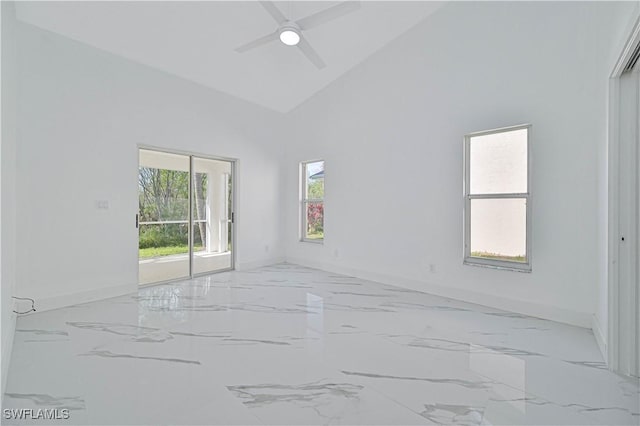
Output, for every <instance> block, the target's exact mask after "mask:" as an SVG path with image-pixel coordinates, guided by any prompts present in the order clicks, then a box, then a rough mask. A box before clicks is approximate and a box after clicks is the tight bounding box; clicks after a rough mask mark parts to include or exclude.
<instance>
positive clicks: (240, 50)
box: [235, 31, 278, 53]
mask: <svg viewBox="0 0 640 426" xmlns="http://www.w3.org/2000/svg"><path fill="white" fill-rule="evenodd" d="M277 39H278V32H277V31H276V32H273V33H271V34H267V35H266V36H264V37H260V38H259V39H257V40H253V41H250V42H249V43H247V44H243V45H242V46H240V47H236V49H235V51H236V52H238V53H244V52H246V51H247V50H251V49H255V48H256V47H260V46H263V45H265V44H267V43H269V42H271V41H273V40H277Z"/></svg>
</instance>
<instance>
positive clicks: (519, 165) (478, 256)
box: [464, 125, 531, 271]
mask: <svg viewBox="0 0 640 426" xmlns="http://www.w3.org/2000/svg"><path fill="white" fill-rule="evenodd" d="M530 128H531V126H529V125H523V126H515V127H509V128H505V129H498V130H490V131H485V132H478V133H472V134H469V135H467V136H465V138H464V152H465V179H464V198H465V200H464V201H465V215H464V216H465V221H464V225H465V229H464V262H465V263H466V264H473V265H483V266H493V267H498V268H506V269H515V270H520V271H531V232H530V230H531V199H530V198H531V185H530V175H531V170H530V167H529V164H530V159H529V149H530V148H529V132H530Z"/></svg>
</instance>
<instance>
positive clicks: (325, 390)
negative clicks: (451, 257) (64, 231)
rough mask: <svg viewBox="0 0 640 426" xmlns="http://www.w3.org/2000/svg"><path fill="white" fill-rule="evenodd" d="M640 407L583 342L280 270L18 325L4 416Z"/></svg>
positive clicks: (197, 283)
mask: <svg viewBox="0 0 640 426" xmlns="http://www.w3.org/2000/svg"><path fill="white" fill-rule="evenodd" d="M639 399H640V394H639V391H638V383H637V382H632V381H630V380H626V379H624V378H622V377H619V376H617V375H615V374H613V373H611V372H609V371H607V370H606V368H605V366H604V363H603V361H602V357H601V355H600V353H599V351H598V348H597V347H596V343H595V341H594V338H593V335H592V333H591V331H589V330H586V329H581V328H576V327H571V326H567V325H563V324H558V323H554V322H550V321H545V320H540V319H536V318H531V317H526V316H523V315H518V314H513V313H508V312H504V311H499V310H495V309H491V308H487V307H483V306H478V305H472V304H468V303H462V302H458V301H454V300H449V299H445V298H441V297H436V296H432V295H428V294H424V293H419V292H415V291H411V290H406V289H402V288H399V287H393V286H390V285H384V284H379V283H374V282H369V281H364V280H360V279H356V278H353V277H348V276H343V275H336V274H332V273H328V272H323V271H319V270H315V269H308V268H304V267H300V266H295V265H291V264H280V265H275V266H271V267H265V268H260V269H256V270H251V271H244V272H228V273H222V274H217V275H212V276H209V277H204V278H198V279H194V280H189V281H184V282H178V283H175V284H170V285H161V286H155V287H147V288H143V289H141V290H140V291H139V292H138V294H131V295H128V296H123V297H118V298H114V299H109V300H104V301H100V302H94V303H87V304H83V305H77V306H73V307H69V308H65V309H59V310H55V311H49V312H43V313H37V314H34V315H30V316H24V317H21V318H19V320H18V324H17V331H16V338H15V344H14V349H13V356H12V361H11V369H10V375H9V378H8V383H7V391H6V394H5V397H4V402H3V408H5V409H7V408H8V409H17V408H33V409H38V408H58V409H62V408H66V409H68V410H69V419H67V420H57V421H54V422H53V423H55V424H82V425H93V424H112V425H125V424H126V425H134V424H148V425H159V424H394V425H395V424H406V425H413V424H456V425H476V424H478V425H480V424H483V425H485V424H486V425H507V424H508V425H513V424H572V425H577V424H580V425H587V424H588V425H591V424H600V425H612V424H626V425H638V424H639V423H640V408H639V407H638V405H639ZM17 423H20V422H17ZM32 423H35V424H46V422H43V421H42V420H35V421H33V422H32ZM3 424H12V423H11V421H6V420H5V421H4V423H3Z"/></svg>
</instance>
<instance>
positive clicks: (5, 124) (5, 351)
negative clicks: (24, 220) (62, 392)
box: [0, 2, 17, 397]
mask: <svg viewBox="0 0 640 426" xmlns="http://www.w3.org/2000/svg"><path fill="white" fill-rule="evenodd" d="M0 10H1V14H2V139H1V144H0V171H1V173H0V194H1V197H0V218H1V220H0V234H1V235H2V238H1V241H2V243H1V244H0V284H1V286H0V287H1V293H0V299H1V300H2V304H1V306H0V312H1V318H0V322H1V323H2V330H1V334H2V336H1V337H2V338H1V340H0V346H1V347H2V351H1V352H2V353H1V354H0V357H1V360H2V362H1V364H2V372H1V375H2V376H1V382H2V397H4V388H5V385H6V379H7V371H8V369H9V361H10V357H11V348H12V347H13V335H14V332H15V321H16V318H15V314H14V313H13V302H12V299H11V296H13V295H14V286H15V282H16V268H15V259H16V258H15V241H16V231H15V228H16V226H15V225H16V188H15V184H16V167H15V158H16V157H15V151H16V94H17V87H16V84H17V72H16V46H15V9H14V4H13V3H10V2H2V4H1V5H0Z"/></svg>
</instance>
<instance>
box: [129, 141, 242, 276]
mask: <svg viewBox="0 0 640 426" xmlns="http://www.w3.org/2000/svg"><path fill="white" fill-rule="evenodd" d="M232 185H233V162H232V161H225V160H214V159H208V158H203V157H197V156H192V155H183V154H175V153H169V152H162V151H156V150H151V149H140V150H139V172H138V205H139V211H138V217H137V224H138V249H139V251H138V253H139V254H138V265H139V273H138V275H139V276H138V281H139V283H140V284H150V283H157V282H163V281H170V280H176V279H181V278H189V277H192V276H194V275H199V274H206V273H212V272H217V271H221V270H227V269H231V268H232V266H233V253H232V241H233V238H232V233H233V224H232V219H233V186H232Z"/></svg>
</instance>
